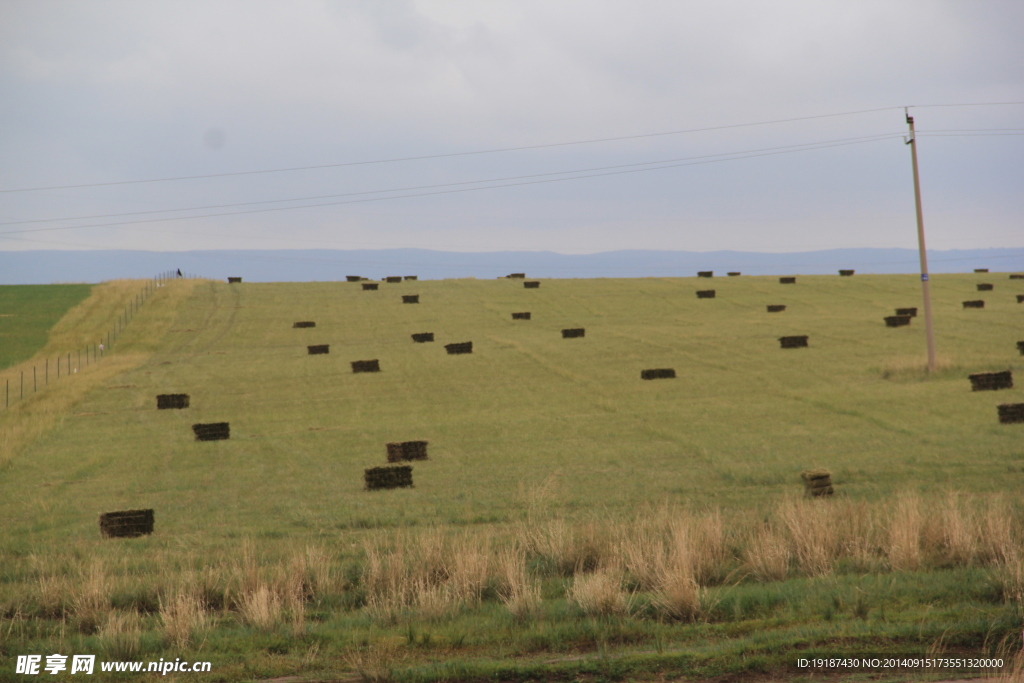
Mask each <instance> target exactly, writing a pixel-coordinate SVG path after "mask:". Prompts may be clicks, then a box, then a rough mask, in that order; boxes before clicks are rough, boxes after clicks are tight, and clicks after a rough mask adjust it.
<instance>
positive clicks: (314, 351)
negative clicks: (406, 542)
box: [306, 344, 331, 356]
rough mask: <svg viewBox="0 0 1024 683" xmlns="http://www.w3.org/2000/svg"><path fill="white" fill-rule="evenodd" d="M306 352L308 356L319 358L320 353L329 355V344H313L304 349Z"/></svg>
mask: <svg viewBox="0 0 1024 683" xmlns="http://www.w3.org/2000/svg"><path fill="white" fill-rule="evenodd" d="M306 352H307V353H308V354H309V355H310V356H319V355H320V354H322V353H330V352H331V345H330V344H314V345H312V346H307V347H306Z"/></svg>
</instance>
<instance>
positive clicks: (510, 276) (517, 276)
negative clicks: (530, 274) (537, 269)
mask: <svg viewBox="0 0 1024 683" xmlns="http://www.w3.org/2000/svg"><path fill="white" fill-rule="evenodd" d="M505 277H507V278H508V279H510V280H523V279H525V278H526V273H509V274H508V275H506V276H505Z"/></svg>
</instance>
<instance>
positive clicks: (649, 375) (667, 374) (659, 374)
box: [640, 368, 676, 379]
mask: <svg viewBox="0 0 1024 683" xmlns="http://www.w3.org/2000/svg"><path fill="white" fill-rule="evenodd" d="M675 378H676V371H675V368H654V369H653V370H641V371H640V379H675Z"/></svg>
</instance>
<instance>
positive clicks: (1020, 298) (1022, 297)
mask: <svg viewBox="0 0 1024 683" xmlns="http://www.w3.org/2000/svg"><path fill="white" fill-rule="evenodd" d="M1017 303H1019V304H1024V294H1018V295H1017Z"/></svg>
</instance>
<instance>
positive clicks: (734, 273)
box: [726, 270, 743, 277]
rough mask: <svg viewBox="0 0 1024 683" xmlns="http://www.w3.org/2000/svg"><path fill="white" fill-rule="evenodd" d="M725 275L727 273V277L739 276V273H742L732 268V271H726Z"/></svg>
mask: <svg viewBox="0 0 1024 683" xmlns="http://www.w3.org/2000/svg"><path fill="white" fill-rule="evenodd" d="M726 275H728V276H729V277H739V276H740V275H743V273H741V272H740V271H738V270H734V271H732V272H729V273H726Z"/></svg>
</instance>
